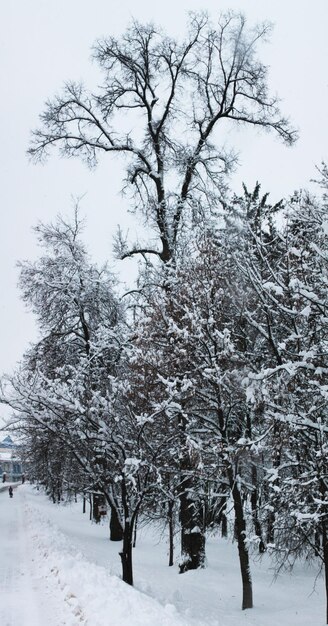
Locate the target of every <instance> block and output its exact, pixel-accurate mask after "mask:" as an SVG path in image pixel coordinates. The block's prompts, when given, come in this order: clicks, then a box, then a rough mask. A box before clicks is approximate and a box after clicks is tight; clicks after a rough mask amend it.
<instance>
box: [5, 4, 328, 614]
mask: <svg viewBox="0 0 328 626" xmlns="http://www.w3.org/2000/svg"><path fill="white" fill-rule="evenodd" d="M268 30H269V27H268V26H267V25H262V26H260V27H256V28H255V29H253V30H252V29H249V28H248V27H247V24H246V20H245V18H244V17H243V16H241V15H235V14H233V13H229V14H227V15H224V16H221V17H220V19H219V21H218V22H217V23H216V24H214V25H213V23H212V22H211V21H210V19H209V18H208V16H207V15H206V14H193V15H191V16H190V21H189V30H188V35H187V37H186V39H185V41H183V42H178V41H176V40H173V39H171V38H169V37H168V36H167V35H166V34H165V33H162V32H161V31H160V29H158V28H156V27H155V26H153V25H141V24H139V23H137V22H133V23H132V25H131V27H130V28H129V29H128V31H127V32H126V33H125V34H124V35H123V36H122V37H121V38H120V39H115V38H113V37H111V38H108V39H104V40H101V41H98V42H96V44H95V47H94V56H95V59H96V60H97V62H98V63H99V65H100V67H101V69H102V70H103V76H104V80H103V85H102V88H101V89H99V92H98V93H88V92H87V91H86V89H85V88H84V87H83V86H82V85H77V84H76V83H69V84H67V85H65V88H64V90H63V92H62V94H61V95H59V96H56V97H55V98H54V99H53V100H51V101H49V102H48V103H47V105H46V109H45V112H44V113H43V114H42V115H41V123H42V124H41V127H40V128H39V129H38V130H36V131H35V132H34V135H33V137H34V138H33V142H32V145H31V148H30V155H31V156H32V158H34V159H37V160H38V159H42V158H43V157H45V156H46V155H47V152H48V150H49V149H50V148H52V147H53V146H58V147H59V149H60V150H61V152H62V153H63V154H64V155H66V156H69V157H70V156H78V157H82V158H84V159H85V160H86V161H87V163H88V164H89V165H91V166H94V165H96V163H97V159H98V158H99V156H100V155H101V154H105V153H107V152H109V153H115V155H116V156H119V155H120V156H124V157H125V159H126V163H127V166H126V180H125V183H124V184H125V185H126V186H128V187H129V188H130V189H131V192H132V193H131V209H132V210H134V211H136V212H137V213H139V214H142V215H143V216H144V219H145V220H146V223H147V224H148V225H149V227H150V229H152V233H153V236H152V237H150V240H149V241H148V242H146V243H144V242H138V241H137V242H129V241H127V240H126V239H125V238H124V236H123V235H122V234H121V233H119V234H118V236H117V239H116V253H117V254H118V255H119V256H120V258H125V257H126V256H131V255H136V254H138V255H139V256H141V258H142V259H143V260H144V263H143V265H142V266H140V271H139V277H138V283H137V286H136V288H135V289H134V290H132V291H131V292H130V293H129V294H125V295H124V296H123V297H122V295H119V290H118V287H117V285H116V283H115V278H114V276H113V275H112V274H111V273H110V271H109V270H108V267H107V266H104V267H102V268H98V267H97V266H96V265H95V264H93V263H92V261H91V260H90V258H89V256H88V254H87V251H86V249H85V246H84V244H83V242H82V237H81V231H82V228H83V225H82V224H81V222H80V220H79V216H78V213H77V212H76V213H75V216H74V220H73V221H71V222H70V221H68V220H64V219H63V218H62V217H58V219H57V220H56V222H54V223H53V224H48V225H46V224H39V225H38V226H37V228H36V233H37V236H38V238H39V242H40V244H41V246H42V249H43V252H42V254H41V255H40V257H39V259H38V260H37V261H36V262H34V263H30V262H23V263H21V265H20V289H21V293H22V296H23V299H24V301H25V302H26V303H27V305H28V306H30V308H31V309H32V311H33V312H34V313H35V315H36V316H37V319H38V324H39V329H40V341H38V342H37V343H36V344H35V345H33V346H32V347H31V348H30V349H29V350H28V351H27V353H26V354H25V356H24V359H23V361H22V363H21V364H20V366H19V367H18V368H17V371H16V372H15V373H14V374H13V375H12V376H11V377H7V379H4V380H3V383H2V389H3V390H2V394H1V395H2V399H3V400H4V401H6V402H7V403H8V404H10V406H12V408H13V410H14V420H13V421H14V423H15V427H16V428H18V429H19V430H20V432H21V433H23V435H24V441H25V446H26V451H27V455H28V458H29V460H30V463H31V471H32V474H33V476H34V477H35V478H37V479H38V480H41V481H42V482H43V483H44V484H45V485H46V486H47V488H48V490H49V491H50V492H51V493H52V494H53V495H54V499H56V497H58V496H60V494H62V493H65V492H66V491H67V490H68V489H69V490H74V491H75V492H77V493H80V494H84V495H85V494H87V493H96V494H101V495H102V496H103V497H104V498H105V500H106V502H107V505H108V507H109V508H110V512H111V539H112V540H119V541H122V549H121V552H120V556H121V562H122V577H123V580H125V581H126V582H127V583H129V584H133V567H132V553H133V549H132V547H133V543H134V540H135V532H136V525H137V522H138V519H139V520H142V522H143V523H145V522H146V521H151V520H154V519H156V520H158V521H161V522H162V524H163V526H165V527H167V532H168V543H169V546H170V554H169V564H170V565H172V564H173V562H174V553H173V550H174V535H175V534H176V533H177V532H179V533H180V537H181V546H180V558H179V571H180V573H183V572H185V571H187V570H189V569H196V568H199V567H204V565H205V557H206V533H207V532H208V531H209V530H210V529H213V530H216V529H220V530H221V533H222V535H223V536H226V535H227V534H228V533H232V534H233V536H234V537H235V540H236V543H237V546H238V554H239V562H240V571H241V577H242V608H244V609H246V608H251V607H252V606H253V597H252V595H253V591H252V580H251V572H250V553H251V552H252V551H253V550H258V551H260V552H264V551H266V550H270V552H272V554H273V556H274V557H275V558H276V560H277V567H280V566H283V565H286V564H289V565H291V566H292V564H293V562H294V560H295V559H297V558H299V557H303V556H304V557H306V558H308V557H312V558H313V559H315V560H316V561H318V562H320V563H321V564H322V567H323V569H324V572H325V577H326V578H325V580H326V590H327V586H328V537H327V523H328V517H327V513H328V509H327V502H328V494H327V385H326V384H325V381H326V374H327V319H328V317H327V188H328V172H327V167H326V166H325V165H324V164H323V165H322V166H321V168H320V170H319V175H318V176H319V181H318V182H319V186H320V187H318V189H319V192H318V194H317V195H316V196H311V194H310V193H308V192H305V191H299V192H295V194H294V195H293V196H292V197H291V198H289V199H287V200H283V201H281V202H279V203H277V204H275V205H272V204H270V202H269V195H268V194H265V195H262V193H261V188H260V185H259V184H256V186H255V188H254V189H253V190H248V189H247V188H246V187H245V186H244V188H243V191H242V193H241V194H240V195H236V194H234V193H232V192H231V191H230V190H229V188H228V184H227V178H226V175H227V173H228V172H229V171H230V169H231V167H232V166H233V164H234V162H235V159H236V156H235V154H234V152H233V151H232V150H230V151H227V149H226V148H225V149H223V147H222V146H221V145H220V143H219V140H218V137H219V134H218V132H217V131H218V129H220V128H222V130H223V129H224V126H225V125H227V124H230V125H233V124H245V125H251V126H254V127H258V128H261V129H264V130H270V131H272V132H273V133H275V134H276V135H277V136H278V137H280V138H281V139H282V140H283V141H285V142H286V143H292V142H293V141H294V140H295V139H296V133H295V131H294V130H293V129H292V127H291V125H290V123H289V121H288V120H287V119H286V118H284V117H283V116H282V115H281V113H280V111H279V107H278V103H277V100H276V99H275V98H273V97H271V96H270V94H269V90H268V86H267V68H266V67H265V66H264V65H263V64H262V63H261V62H260V61H259V60H258V56H257V46H258V43H259V42H260V41H261V40H262V39H263V38H265V37H266V36H267V34H268ZM56 494H57V495H56ZM222 566H224V565H222ZM327 617H328V616H327Z"/></svg>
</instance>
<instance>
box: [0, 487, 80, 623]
mask: <svg viewBox="0 0 328 626" xmlns="http://www.w3.org/2000/svg"><path fill="white" fill-rule="evenodd" d="M0 555H1V556H0V558H1V560H0V624H1V626H44V625H45V624H47V626H62V625H64V624H74V622H72V621H71V615H70V614H69V611H68V608H67V613H68V617H69V621H67V620H66V619H65V615H64V614H63V613H65V606H64V607H63V610H60V611H58V604H57V602H58V599H59V598H58V591H57V589H56V585H55V584H53V585H51V581H47V580H45V579H43V578H42V577H41V576H40V573H39V571H38V564H37V563H36V562H35V560H34V555H33V551H32V546H31V543H30V541H29V538H28V528H27V527H26V524H25V523H24V508H23V499H22V495H21V493H20V490H19V487H18V488H17V489H15V490H14V497H13V498H12V499H10V498H9V497H8V491H7V490H5V491H1V492H0ZM61 613H62V615H61ZM75 623H76V624H77V623H78V622H75Z"/></svg>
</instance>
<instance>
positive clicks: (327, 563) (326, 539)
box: [322, 521, 328, 624]
mask: <svg viewBox="0 0 328 626" xmlns="http://www.w3.org/2000/svg"><path fill="white" fill-rule="evenodd" d="M322 552H323V562H324V571H325V588H326V624H328V524H327V522H326V521H323V522H322Z"/></svg>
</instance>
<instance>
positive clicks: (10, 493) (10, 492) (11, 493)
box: [8, 485, 14, 498]
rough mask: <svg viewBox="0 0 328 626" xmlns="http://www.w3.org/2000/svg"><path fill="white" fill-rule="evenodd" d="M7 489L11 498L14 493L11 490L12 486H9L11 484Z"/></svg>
mask: <svg viewBox="0 0 328 626" xmlns="http://www.w3.org/2000/svg"><path fill="white" fill-rule="evenodd" d="M8 491H9V498H12V497H13V495H14V492H13V488H12V486H11V485H10V487H9V489H8Z"/></svg>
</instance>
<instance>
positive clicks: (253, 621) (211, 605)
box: [0, 485, 325, 626]
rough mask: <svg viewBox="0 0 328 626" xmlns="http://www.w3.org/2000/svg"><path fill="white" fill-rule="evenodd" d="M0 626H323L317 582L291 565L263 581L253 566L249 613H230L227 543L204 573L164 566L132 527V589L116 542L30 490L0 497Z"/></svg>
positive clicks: (233, 564) (214, 550) (261, 567)
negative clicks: (181, 571)
mask: <svg viewBox="0 0 328 626" xmlns="http://www.w3.org/2000/svg"><path fill="white" fill-rule="evenodd" d="M0 550H1V551H0V555H1V561H0V626H77V625H80V626H241V625H245V626H277V625H279V626H324V624H325V620H324V614H325V613H324V612H325V608H324V604H325V602H324V593H323V582H322V579H318V580H317V583H316V588H315V590H314V589H313V586H314V580H315V571H314V570H312V569H311V568H306V567H304V566H303V565H299V566H297V568H296V570H295V575H293V576H290V575H289V574H284V575H281V576H280V577H279V578H278V580H277V582H273V571H272V569H271V568H270V563H269V561H268V559H267V558H264V559H263V561H262V562H261V563H260V562H259V561H257V562H255V563H253V565H252V571H253V579H254V598H255V608H254V609H252V610H249V611H243V612H242V611H241V610H240V596H241V590H240V586H241V585H240V579H239V568H238V560H237V548H236V545H232V544H231V543H229V542H227V541H223V540H221V541H219V540H217V539H214V538H213V539H210V540H209V541H208V566H207V568H206V569H205V570H201V571H197V572H188V573H186V574H183V575H178V573H177V567H173V568H172V567H171V568H169V567H168V566H167V555H166V552H167V545H166V542H165V539H163V537H161V533H160V532H159V531H158V529H157V531H156V530H155V531H154V529H153V530H150V529H141V530H140V532H139V535H138V542H137V547H136V549H135V551H134V562H135V584H136V587H135V588H131V587H129V586H128V585H126V584H125V583H123V582H122V581H121V580H120V577H119V574H120V561H119V557H118V551H119V544H117V543H113V542H110V541H109V539H108V524H104V525H101V526H97V525H95V524H91V523H90V521H89V519H88V516H87V514H86V515H82V511H81V504H80V503H78V504H72V505H66V506H59V505H53V504H52V503H51V502H50V501H49V500H48V498H46V496H45V495H44V494H43V493H41V492H38V491H36V490H35V489H33V488H32V487H31V486H30V485H24V486H19V487H18V488H17V489H15V491H14V497H13V499H10V498H9V497H8V492H7V491H5V492H0Z"/></svg>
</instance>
